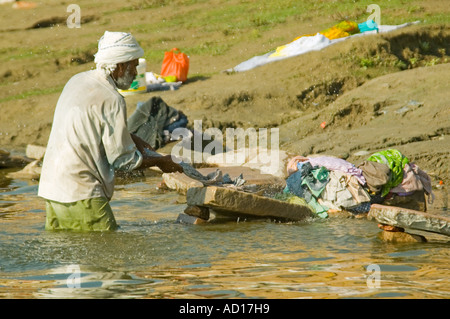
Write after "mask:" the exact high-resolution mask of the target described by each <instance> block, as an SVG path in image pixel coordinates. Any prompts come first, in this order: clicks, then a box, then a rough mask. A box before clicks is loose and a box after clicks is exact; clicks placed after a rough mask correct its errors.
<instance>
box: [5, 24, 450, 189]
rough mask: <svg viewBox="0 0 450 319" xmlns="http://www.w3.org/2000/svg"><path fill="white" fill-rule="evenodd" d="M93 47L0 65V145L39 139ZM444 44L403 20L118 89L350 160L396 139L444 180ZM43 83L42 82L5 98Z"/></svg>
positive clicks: (303, 150) (444, 32)
mask: <svg viewBox="0 0 450 319" xmlns="http://www.w3.org/2000/svg"><path fill="white" fill-rule="evenodd" d="M27 32H36V30H28V31H27ZM93 44H95V41H93ZM254 52H255V55H256V54H257V53H256V52H257V51H256V50H254ZM93 53H95V46H94V47H91V48H89V47H88V48H87V49H83V50H79V52H75V54H69V55H66V56H65V57H59V58H56V59H53V61H52V64H51V65H50V64H48V63H47V64H46V63H42V65H38V66H36V65H32V64H30V63H28V62H27V60H22V61H19V62H18V63H15V64H14V65H13V66H12V65H3V66H2V69H1V72H0V76H1V77H2V78H1V83H2V85H4V87H5V91H4V93H3V94H2V96H3V95H5V94H6V95H5V96H6V97H3V101H2V128H1V130H0V131H1V134H0V147H2V148H4V149H7V150H10V151H13V152H19V153H20V152H23V151H24V148H25V146H26V145H27V144H37V145H46V143H47V139H48V135H49V132H50V128H51V124H52V118H53V110H54V107H55V105H56V101H57V99H58V97H59V94H60V91H61V90H62V87H63V85H64V84H65V82H66V81H67V80H68V79H69V78H70V77H71V76H72V75H73V74H75V73H78V72H81V71H84V70H88V69H90V68H92V67H93V66H94V65H93V62H92V54H93ZM449 54H450V28H449V27H448V26H439V25H437V26H430V25H427V26H422V25H417V26H410V27H407V28H404V29H400V30H397V31H394V32H391V33H387V34H378V35H370V36H365V37H360V38H355V39H350V40H347V41H344V42H342V43H338V44H335V45H332V46H330V47H327V48H326V49H324V50H322V51H319V52H311V53H307V54H304V55H301V56H298V57H294V58H289V59H286V60H283V61H279V62H274V63H271V64H268V65H265V66H261V67H258V68H256V69H253V70H250V71H246V72H242V73H232V74H227V73H223V72H217V73H213V74H207V73H203V75H202V74H201V73H199V72H198V71H196V67H195V66H194V67H193V68H192V71H191V73H190V77H189V80H188V82H187V83H185V84H183V85H182V87H181V88H180V89H178V90H176V91H161V92H151V93H146V94H139V95H135V96H127V97H126V101H127V105H128V112H129V114H131V113H132V112H133V111H134V109H135V106H136V103H137V102H138V101H143V100H146V99H148V98H150V97H151V96H155V95H158V96H161V97H162V98H163V99H164V100H165V101H166V102H167V103H168V104H169V105H171V106H173V107H175V108H177V109H179V110H182V111H183V112H184V113H185V114H186V115H187V116H188V118H189V120H190V123H193V121H194V120H202V124H203V129H207V128H209V127H216V128H219V129H222V130H225V129H226V128H227V127H234V128H236V127H243V128H248V127H253V128H272V127H278V128H279V129H280V148H281V149H283V150H287V151H289V152H291V153H294V154H300V155H308V154H330V155H335V156H339V157H342V158H345V159H348V160H349V161H351V162H354V163H357V162H358V161H359V160H362V159H363V158H364V155H365V154H368V153H372V152H375V151H377V150H382V149H386V148H397V149H399V150H400V151H402V152H403V153H404V154H405V155H406V156H408V157H409V158H410V159H411V160H412V161H415V162H416V163H417V164H418V165H419V166H420V167H421V168H423V169H424V170H426V171H428V172H429V173H430V175H432V176H433V177H434V178H435V179H436V180H443V181H444V183H448V182H450V176H449V171H448V159H449V152H450V147H449V146H450V142H449V138H450V137H449V130H450V116H449V115H450V114H449V109H450V108H449V100H448V93H447V90H448V84H447V83H448V82H449V80H450V75H449V74H450V73H449V71H450V64H448V62H449ZM251 56H252V55H250V56H249V55H246V56H245V55H241V57H242V59H241V60H240V61H238V60H237V58H236V56H234V57H233V58H231V57H220V58H216V59H215V60H210V59H205V60H204V61H199V60H195V59H194V58H193V61H195V63H196V64H197V68H199V69H202V70H207V69H216V68H217V67H219V66H220V67H221V69H222V70H225V69H227V68H230V67H233V66H235V65H236V63H239V62H242V61H243V60H245V59H248V58H250V57H251ZM217 60H220V62H217ZM236 61H237V62H236ZM193 65H195V64H193ZM152 67H153V66H152V65H150V68H152ZM10 83H16V84H15V85H10ZM44 83H45V87H48V86H49V85H50V88H49V89H45V90H43V91H42V92H41V91H39V92H38V93H37V92H34V93H33V91H32V93H33V94H30V96H29V97H26V96H25V97H24V98H22V97H20V98H9V97H10V96H13V97H14V95H18V94H20V92H21V91H27V90H26V89H24V88H27V87H28V88H36V90H38V88H39V87H40V86H41V85H43V84H44ZM28 92H29V90H28ZM25 93H26V92H25ZM25 93H23V94H25ZM322 123H323V124H322ZM321 124H322V125H321Z"/></svg>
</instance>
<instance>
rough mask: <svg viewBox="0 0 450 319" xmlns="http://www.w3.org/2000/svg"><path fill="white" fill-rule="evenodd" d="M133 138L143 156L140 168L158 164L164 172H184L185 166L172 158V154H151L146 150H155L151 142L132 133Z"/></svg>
mask: <svg viewBox="0 0 450 319" xmlns="http://www.w3.org/2000/svg"><path fill="white" fill-rule="evenodd" d="M131 138H132V139H133V142H134V144H136V147H137V149H138V150H139V152H141V154H142V156H143V160H142V164H141V166H139V167H138V168H139V169H143V168H148V167H152V166H158V167H159V168H160V169H161V170H162V171H163V172H164V173H173V172H180V173H182V172H183V168H182V167H181V166H180V165H179V164H177V163H175V162H174V161H173V160H172V156H171V155H166V156H163V155H160V154H157V155H156V154H155V155H154V156H153V155H149V154H148V152H146V149H148V150H150V151H153V152H155V150H154V149H153V147H152V146H151V145H150V144H148V143H147V142H145V141H144V140H143V139H141V138H140V137H139V136H137V135H134V134H131Z"/></svg>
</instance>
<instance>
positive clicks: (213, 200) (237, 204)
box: [186, 186, 317, 221]
mask: <svg viewBox="0 0 450 319" xmlns="http://www.w3.org/2000/svg"><path fill="white" fill-rule="evenodd" d="M186 200H187V204H188V205H190V206H203V207H209V208H212V209H213V210H214V213H215V214H216V215H222V216H227V217H234V218H237V217H253V218H274V219H278V220H286V221H302V220H305V219H308V218H314V217H316V216H317V215H316V214H315V213H314V212H313V211H312V209H311V208H310V207H309V206H307V205H299V204H291V203H287V202H283V201H279V200H276V199H273V198H269V197H264V196H259V195H255V194H252V193H246V192H242V191H238V190H234V189H232V188H225V187H215V186H208V187H194V188H190V189H189V190H188V191H187V194H186Z"/></svg>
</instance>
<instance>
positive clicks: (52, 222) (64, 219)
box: [45, 197, 117, 231]
mask: <svg viewBox="0 0 450 319" xmlns="http://www.w3.org/2000/svg"><path fill="white" fill-rule="evenodd" d="M46 211H47V216H46V221H45V229H46V230H79V231H105V230H116V229H117V223H116V220H115V218H114V214H113V212H112V209H111V206H110V205H109V201H108V200H107V199H106V198H103V197H97V198H89V199H84V200H80V201H77V202H74V203H59V202H55V201H50V200H47V201H46Z"/></svg>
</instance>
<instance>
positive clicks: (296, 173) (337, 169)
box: [284, 156, 370, 218]
mask: <svg viewBox="0 0 450 319" xmlns="http://www.w3.org/2000/svg"><path fill="white" fill-rule="evenodd" d="M287 171H288V175H289V177H288V178H287V179H286V188H285V190H284V192H286V193H290V194H293V195H295V196H298V197H301V198H304V199H305V200H306V202H307V203H308V204H309V205H310V206H311V207H312V208H313V209H314V211H315V212H316V213H317V214H318V215H319V216H320V217H322V218H325V217H327V216H328V214H327V212H328V211H329V210H330V209H331V210H338V211H340V210H347V211H351V212H354V213H355V214H356V213H360V212H366V211H368V209H370V196H369V194H368V193H367V191H366V190H365V189H364V188H363V186H362V185H364V184H365V179H364V176H363V174H362V170H361V169H358V168H357V167H356V166H355V165H353V164H352V163H349V162H347V161H345V160H343V159H340V158H335V157H331V156H319V157H303V156H296V157H294V158H292V159H291V160H290V161H289V163H288V165H287Z"/></svg>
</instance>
